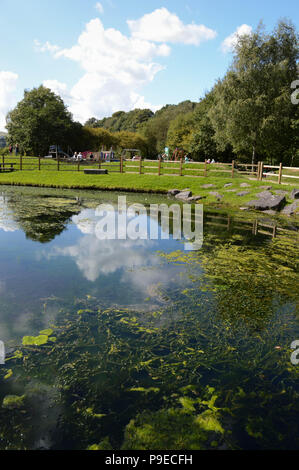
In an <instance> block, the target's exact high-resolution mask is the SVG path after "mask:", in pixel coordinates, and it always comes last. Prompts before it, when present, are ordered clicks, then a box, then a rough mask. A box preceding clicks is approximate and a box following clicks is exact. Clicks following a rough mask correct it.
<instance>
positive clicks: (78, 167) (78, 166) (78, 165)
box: [77, 160, 80, 171]
mask: <svg viewBox="0 0 299 470" xmlns="http://www.w3.org/2000/svg"><path fill="white" fill-rule="evenodd" d="M77 170H78V171H80V160H78V164H77Z"/></svg>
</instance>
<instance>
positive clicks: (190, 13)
mask: <svg viewBox="0 0 299 470" xmlns="http://www.w3.org/2000/svg"><path fill="white" fill-rule="evenodd" d="M282 17H287V18H290V19H291V20H292V21H293V22H294V23H295V25H296V26H297V27H298V23H299V9H298V2H297V1H296V0H285V1H281V0H251V1H250V2H248V1H245V0H226V1H223V0H213V1H207V0H186V1H184V0H164V1H163V2H161V1H156V0H148V1H143V2H141V1H140V0H139V1H137V0H101V2H97V0H0V31H1V39H0V130H3V128H4V125H5V114H6V113H7V111H8V110H9V109H11V108H12V107H14V106H15V104H16V103H17V101H19V100H20V99H22V97H23V92H24V89H32V88H33V87H35V86H39V85H40V84H45V85H46V86H48V87H50V88H51V89H52V90H53V91H55V92H56V93H58V94H60V95H61V96H62V98H63V99H64V101H65V102H66V104H67V105H68V106H69V108H70V110H71V111H72V113H73V114H74V117H75V119H77V120H80V121H81V122H84V121H85V120H86V119H88V118H89V117H91V116H96V117H98V118H101V117H103V116H107V115H110V114H111V113H113V112H115V111H117V110H121V109H123V110H126V111H127V110H130V109H133V108H134V107H151V108H152V109H153V110H155V109H158V108H159V107H160V106H162V105H164V104H167V103H178V102H180V101H183V100H185V99H190V100H194V101H197V100H198V99H199V98H200V97H201V96H203V94H204V92H205V91H206V90H209V89H210V88H211V87H212V86H213V84H214V83H215V80H217V78H219V77H222V76H223V75H224V74H225V72H226V70H227V68H228V66H229V64H230V63H231V60H232V50H233V44H234V41H235V40H236V39H235V38H236V37H235V36H233V34H234V33H236V32H239V34H248V33H250V31H251V28H253V29H255V28H256V26H257V24H258V23H259V21H260V20H263V22H264V24H265V26H266V29H267V30H268V31H271V30H272V29H273V27H274V26H275V24H276V23H277V21H278V19H279V18H282ZM294 78H296V77H294Z"/></svg>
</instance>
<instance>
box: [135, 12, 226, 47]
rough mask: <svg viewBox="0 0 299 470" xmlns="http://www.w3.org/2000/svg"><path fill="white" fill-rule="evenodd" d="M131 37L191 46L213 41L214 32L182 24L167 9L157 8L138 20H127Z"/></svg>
mask: <svg viewBox="0 0 299 470" xmlns="http://www.w3.org/2000/svg"><path fill="white" fill-rule="evenodd" d="M127 23H128V26H129V28H130V30H131V33H132V37H134V38H138V39H145V40H147V41H155V42H170V43H182V44H192V45H195V46H198V45H199V44H200V43H201V42H203V41H207V40H209V39H214V38H215V37H216V35H217V33H216V31H214V30H213V29H210V28H207V27H206V26H204V25H202V24H195V23H192V24H184V23H183V22H182V21H181V20H180V18H179V17H178V16H177V15H176V14H174V13H171V12H170V11H168V10H167V8H159V9H157V10H155V11H153V12H152V13H148V14H146V15H144V16H143V17H142V18H140V19H139V20H128V21H127Z"/></svg>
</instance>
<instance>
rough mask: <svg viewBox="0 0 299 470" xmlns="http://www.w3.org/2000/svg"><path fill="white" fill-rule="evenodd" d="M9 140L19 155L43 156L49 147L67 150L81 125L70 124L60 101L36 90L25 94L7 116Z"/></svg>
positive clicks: (66, 112) (48, 91)
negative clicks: (14, 144) (25, 153)
mask: <svg viewBox="0 0 299 470" xmlns="http://www.w3.org/2000/svg"><path fill="white" fill-rule="evenodd" d="M6 128H7V130H8V132H9V140H10V142H13V143H18V144H19V147H20V149H21V151H23V152H27V153H32V154H34V155H39V154H40V155H46V153H47V152H48V150H49V146H50V145H55V144H59V145H61V146H62V147H65V148H66V147H67V146H68V145H70V144H71V139H72V138H73V137H74V135H75V134H77V133H78V130H79V129H81V125H80V124H78V123H76V124H75V123H74V121H73V119H72V115H71V113H70V112H69V111H68V110H67V107H66V106H65V104H64V102H63V100H62V99H61V98H60V97H59V96H57V95H56V94H55V93H53V92H52V91H51V90H50V89H48V88H45V87H43V86H40V87H39V88H34V89H33V90H31V91H25V93H24V98H23V100H22V101H20V102H19V103H18V104H17V106H16V108H15V109H13V110H12V111H11V112H10V113H8V115H7V125H6Z"/></svg>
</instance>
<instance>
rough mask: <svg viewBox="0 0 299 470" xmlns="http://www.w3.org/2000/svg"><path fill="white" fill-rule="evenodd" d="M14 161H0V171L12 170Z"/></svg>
mask: <svg viewBox="0 0 299 470" xmlns="http://www.w3.org/2000/svg"><path fill="white" fill-rule="evenodd" d="M14 166H15V163H0V173H4V172H5V171H7V172H11V171H14Z"/></svg>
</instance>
